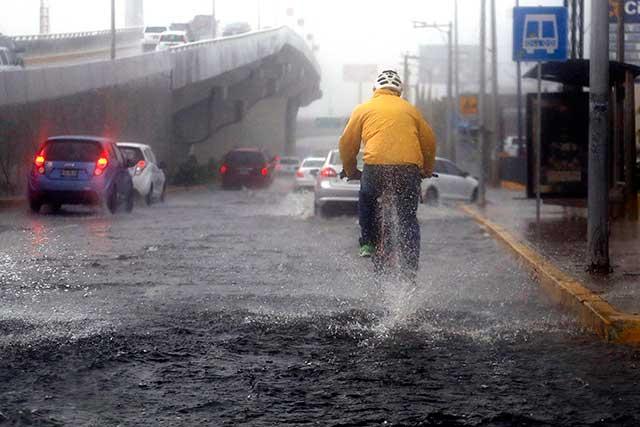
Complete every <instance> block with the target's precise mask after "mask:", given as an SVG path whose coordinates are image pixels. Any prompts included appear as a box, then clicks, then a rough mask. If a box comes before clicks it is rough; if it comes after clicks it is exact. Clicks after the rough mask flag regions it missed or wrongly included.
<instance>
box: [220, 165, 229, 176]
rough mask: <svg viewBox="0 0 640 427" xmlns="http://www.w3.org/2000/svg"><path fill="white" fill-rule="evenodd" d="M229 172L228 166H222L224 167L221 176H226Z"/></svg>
mask: <svg viewBox="0 0 640 427" xmlns="http://www.w3.org/2000/svg"><path fill="white" fill-rule="evenodd" d="M227 172H229V167H228V166H227V165H222V166H220V174H221V175H224V174H226V173H227Z"/></svg>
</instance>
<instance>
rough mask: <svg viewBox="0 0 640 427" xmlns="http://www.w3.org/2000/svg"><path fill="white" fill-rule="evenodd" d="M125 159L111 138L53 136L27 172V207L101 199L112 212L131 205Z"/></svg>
mask: <svg viewBox="0 0 640 427" xmlns="http://www.w3.org/2000/svg"><path fill="white" fill-rule="evenodd" d="M131 163H132V162H130V161H128V160H127V159H126V158H125V156H124V155H123V154H122V152H121V151H120V149H119V148H118V147H117V145H116V144H115V142H114V141H111V140H110V139H106V138H101V137H96V136H55V137H51V138H49V139H47V140H46V141H45V143H44V144H43V145H42V147H40V149H39V150H38V152H37V153H36V155H35V157H34V160H33V166H32V168H31V173H30V174H29V183H28V197H29V207H30V208H31V210H32V211H33V212H39V211H40V208H41V207H42V205H43V204H49V205H50V206H51V208H52V209H53V210H54V211H56V210H58V209H60V207H61V206H62V205H63V204H99V203H104V204H105V205H106V206H107V208H108V209H109V211H111V212H112V213H113V212H115V211H116V210H117V209H118V207H119V206H121V205H124V207H125V209H126V211H127V212H131V210H132V209H133V196H134V193H133V184H132V181H131V175H130V174H129V170H128V168H129V167H131V166H134V165H132V164H131Z"/></svg>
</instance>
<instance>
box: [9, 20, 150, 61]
mask: <svg viewBox="0 0 640 427" xmlns="http://www.w3.org/2000/svg"><path fill="white" fill-rule="evenodd" d="M143 30H144V28H143V27H133V28H120V29H118V30H116V41H117V43H118V44H132V43H134V42H136V41H138V40H141V39H142V33H143ZM12 39H13V41H14V42H15V43H16V45H17V46H18V47H22V48H24V49H25V53H24V55H25V57H26V58H33V57H37V56H43V55H47V56H48V55H54V54H60V53H67V52H76V51H86V50H95V49H99V48H106V47H108V46H109V45H110V43H111V30H101V31H83V32H77V33H56V34H35V35H19V36H13V37H12Z"/></svg>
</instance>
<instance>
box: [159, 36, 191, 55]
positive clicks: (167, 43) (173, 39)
mask: <svg viewBox="0 0 640 427" xmlns="http://www.w3.org/2000/svg"><path fill="white" fill-rule="evenodd" d="M186 43H189V39H188V38H187V33H186V32H185V31H165V32H164V33H162V34H161V35H160V40H158V45H157V46H156V51H161V50H167V49H169V48H172V47H175V46H180V45H182V44H186Z"/></svg>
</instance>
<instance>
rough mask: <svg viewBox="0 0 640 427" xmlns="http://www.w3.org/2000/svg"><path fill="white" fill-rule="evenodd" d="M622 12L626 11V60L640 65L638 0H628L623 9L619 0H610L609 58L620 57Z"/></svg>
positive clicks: (639, 8)
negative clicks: (619, 23) (619, 27)
mask: <svg viewBox="0 0 640 427" xmlns="http://www.w3.org/2000/svg"><path fill="white" fill-rule="evenodd" d="M621 13H624V52H625V53H624V55H625V58H624V59H625V62H627V63H630V64H633V65H640V1H638V0H626V1H625V2H624V7H623V8H622V9H621V8H620V7H619V3H618V1H617V0H609V59H612V60H617V59H618V58H617V56H618V55H617V45H618V16H619V15H620V14H621Z"/></svg>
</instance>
